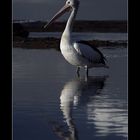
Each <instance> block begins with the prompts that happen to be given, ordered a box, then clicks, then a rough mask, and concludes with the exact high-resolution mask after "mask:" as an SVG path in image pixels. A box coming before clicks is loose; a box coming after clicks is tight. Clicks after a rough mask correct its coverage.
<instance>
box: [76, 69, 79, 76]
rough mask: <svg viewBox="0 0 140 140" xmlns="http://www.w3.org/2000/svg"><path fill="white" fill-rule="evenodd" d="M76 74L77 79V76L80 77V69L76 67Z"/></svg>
mask: <svg viewBox="0 0 140 140" xmlns="http://www.w3.org/2000/svg"><path fill="white" fill-rule="evenodd" d="M76 72H77V75H78V77H79V76H80V74H79V72H80V67H77V70H76Z"/></svg>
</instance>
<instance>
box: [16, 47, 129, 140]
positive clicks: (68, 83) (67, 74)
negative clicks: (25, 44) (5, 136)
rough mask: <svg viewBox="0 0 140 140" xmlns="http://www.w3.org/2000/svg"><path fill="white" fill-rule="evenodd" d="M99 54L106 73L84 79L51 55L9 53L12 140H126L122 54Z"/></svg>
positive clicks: (109, 50) (101, 70) (57, 55)
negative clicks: (105, 61) (106, 61)
mask: <svg viewBox="0 0 140 140" xmlns="http://www.w3.org/2000/svg"><path fill="white" fill-rule="evenodd" d="M99 49H100V50H101V51H102V52H103V53H104V55H105V56H106V58H107V60H108V65H109V66H110V68H109V69H104V68H93V69H90V71H89V75H90V77H89V78H88V79H86V78H85V77H84V70H81V77H80V78H78V77H77V76H76V72H75V67H74V66H72V65H70V64H68V63H67V62H66V61H65V60H64V58H63V56H62V55H61V53H60V52H58V51H56V50H53V49H50V50H44V49H43V50H35V49H31V50H30V49H19V48H14V49H13V139H14V140H59V139H60V140H85V139H88V140H94V139H95V140H126V139H127V119H128V117H127V49H126V48H112V47H110V48H99Z"/></svg>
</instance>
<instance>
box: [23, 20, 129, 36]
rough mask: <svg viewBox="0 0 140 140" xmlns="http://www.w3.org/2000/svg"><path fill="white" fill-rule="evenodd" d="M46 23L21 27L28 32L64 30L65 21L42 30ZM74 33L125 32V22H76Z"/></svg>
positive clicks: (33, 23) (30, 23) (26, 24)
mask: <svg viewBox="0 0 140 140" xmlns="http://www.w3.org/2000/svg"><path fill="white" fill-rule="evenodd" d="M46 23H47V22H44V21H35V22H23V23H21V25H22V26H23V27H24V28H25V30H27V31H28V32H62V31H63V30H64V28H65V25H66V21H64V22H54V23H52V25H51V26H49V27H48V28H47V29H44V28H43V27H44V25H45V24H46ZM73 31H74V32H116V33H117V32H120V33H126V32H127V21H126V20H124V21H123V20H120V21H118V20H116V21H115V20H109V21H108V20H107V21H92V20H91V21H87V20H77V21H75V22H74V26H73Z"/></svg>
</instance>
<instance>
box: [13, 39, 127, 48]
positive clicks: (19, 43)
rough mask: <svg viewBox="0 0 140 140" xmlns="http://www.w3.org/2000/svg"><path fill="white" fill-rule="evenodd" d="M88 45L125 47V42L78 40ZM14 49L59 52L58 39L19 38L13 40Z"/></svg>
mask: <svg viewBox="0 0 140 140" xmlns="http://www.w3.org/2000/svg"><path fill="white" fill-rule="evenodd" d="M80 41H82V42H85V43H88V44H89V45H90V46H91V47H92V46H95V47H123V48H124V47H125V48H126V47H127V42H126V41H113V42H112V41H103V40H80ZM13 47H14V48H25V49H51V48H54V49H56V50H60V39H58V38H54V37H47V38H28V39H26V40H23V39H21V38H14V42H13Z"/></svg>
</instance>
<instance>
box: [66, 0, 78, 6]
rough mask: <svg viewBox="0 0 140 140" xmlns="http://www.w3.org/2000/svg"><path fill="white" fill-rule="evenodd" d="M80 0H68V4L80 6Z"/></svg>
mask: <svg viewBox="0 0 140 140" xmlns="http://www.w3.org/2000/svg"><path fill="white" fill-rule="evenodd" d="M79 3H80V1H79V0H67V1H66V5H68V6H70V7H71V8H77V7H78V6H79Z"/></svg>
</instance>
